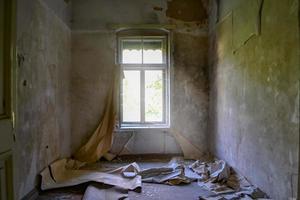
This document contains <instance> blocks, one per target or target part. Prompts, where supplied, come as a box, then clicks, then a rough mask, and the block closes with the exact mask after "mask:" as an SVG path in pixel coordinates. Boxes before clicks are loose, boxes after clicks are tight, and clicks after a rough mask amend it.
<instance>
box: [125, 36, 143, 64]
mask: <svg viewBox="0 0 300 200" xmlns="http://www.w3.org/2000/svg"><path fill="white" fill-rule="evenodd" d="M122 63H124V64H141V63H142V40H123V41H122Z"/></svg>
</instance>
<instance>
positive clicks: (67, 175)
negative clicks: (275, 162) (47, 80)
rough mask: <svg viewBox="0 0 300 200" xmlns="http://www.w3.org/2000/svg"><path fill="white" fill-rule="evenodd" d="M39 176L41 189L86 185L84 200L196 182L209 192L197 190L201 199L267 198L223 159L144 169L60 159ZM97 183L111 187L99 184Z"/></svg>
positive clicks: (124, 196) (134, 165)
mask: <svg viewBox="0 0 300 200" xmlns="http://www.w3.org/2000/svg"><path fill="white" fill-rule="evenodd" d="M100 163H101V162H100ZM123 164H124V163H123ZM41 176H42V183H41V189H42V190H49V189H53V188H62V187H68V186H76V185H79V184H82V183H87V184H89V186H88V187H87V188H86V190H85V193H84V195H83V199H84V200H90V199H95V198H94V197H95V195H96V196H97V199H99V200H102V199H107V200H109V199H112V200H113V199H129V198H128V192H129V191H137V192H140V191H141V190H140V189H142V188H141V187H142V182H143V183H145V184H146V183H149V184H165V185H179V186H178V187H182V185H187V184H190V183H192V182H195V183H196V182H198V187H199V186H200V187H199V191H203V190H206V191H208V192H206V193H203V192H202V193H199V199H200V200H236V199H244V200H245V199H259V198H267V195H266V194H264V193H263V192H262V191H261V190H259V189H258V188H257V187H255V186H253V185H251V184H250V183H249V182H248V181H247V180H246V179H245V178H244V177H242V176H240V175H238V174H237V173H236V172H234V170H233V169H232V168H231V167H229V166H228V165H227V163H226V162H225V161H223V160H214V161H211V162H202V161H199V160H197V161H192V160H184V159H183V158H173V159H172V160H171V161H170V162H169V163H167V164H166V165H160V166H149V167H146V168H141V167H140V166H139V164H137V163H136V162H133V163H129V164H127V165H125V166H121V167H115V168H112V167H103V166H101V167H100V168H99V167H98V168H97V169H96V168H95V169H88V168H86V166H85V165H84V163H80V162H77V161H74V160H68V159H62V160H58V161H56V162H54V163H53V164H51V165H50V166H49V167H48V168H46V169H44V170H43V171H42V173H41ZM90 183H91V184H90ZM97 184H98V185H99V184H102V185H103V184H105V185H110V187H109V188H103V187H98V185H97ZM196 184H197V183H196Z"/></svg>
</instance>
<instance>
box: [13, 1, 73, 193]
mask: <svg viewBox="0 0 300 200" xmlns="http://www.w3.org/2000/svg"><path fill="white" fill-rule="evenodd" d="M56 2H58V1H56ZM17 3H18V4H17V5H18V10H17V53H18V65H17V66H16V67H17V108H16V109H17V110H16V112H17V114H16V116H17V131H16V141H15V148H14V149H15V151H14V160H15V162H14V167H15V172H14V179H15V181H14V182H15V187H14V190H15V195H16V196H15V198H16V199H21V198H22V197H23V196H24V195H26V194H28V193H30V192H31V191H32V190H33V189H34V188H35V187H36V186H37V185H38V183H39V181H38V176H37V175H38V174H39V172H40V171H41V170H42V169H43V168H44V167H46V166H47V165H48V164H49V163H51V162H53V161H54V160H56V159H58V158H61V157H68V156H70V154H71V151H70V141H71V132H70V128H71V123H70V95H69V94H70V93H69V87H70V64H71V54H70V53H71V31H70V28H69V27H68V26H67V24H66V23H65V22H64V20H63V19H62V18H61V17H60V15H58V14H57V12H56V11H57V10H53V7H52V6H51V5H50V4H49V3H51V2H49V1H48V2H46V1H42V0H30V1H18V2H17ZM52 3H55V2H54V1H52ZM60 3H63V5H64V6H65V7H67V6H68V5H67V4H65V2H64V1H61V2H60Z"/></svg>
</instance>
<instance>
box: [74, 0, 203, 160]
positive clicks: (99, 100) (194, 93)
mask: <svg viewBox="0 0 300 200" xmlns="http://www.w3.org/2000/svg"><path fill="white" fill-rule="evenodd" d="M203 2H204V1H203ZM203 2H202V1H198V0H188V1H178V0H173V1H167V0H164V1H159V0H154V1H147V0H128V1H126V2H125V1H121V0H112V1H104V0H97V1H96V0H85V1H80V0H74V1H73V2H72V4H73V17H72V20H73V23H72V88H71V91H72V92H71V95H72V109H71V112H72V114H71V116H72V119H71V120H72V151H76V149H78V148H79V147H80V146H81V145H82V144H84V143H85V142H86V141H87V139H88V138H89V136H90V135H91V134H92V132H93V130H94V129H95V128H96V127H97V125H98V123H99V122H100V120H101V117H102V115H103V109H104V107H105V98H106V95H107V91H108V88H109V85H108V84H107V83H109V82H110V80H111V79H112V77H113V69H114V68H115V67H116V66H115V64H116V62H115V57H116V50H117V46H116V41H117V38H116V32H115V30H112V29H110V28H109V27H110V26H111V25H112V24H174V25H176V28H175V29H173V30H172V31H171V34H170V35H171V44H172V47H171V55H172V57H171V60H172V63H171V80H170V81H171V92H170V94H171V98H170V99H171V105H170V106H171V115H170V119H171V127H170V128H169V129H150V130H130V131H118V132H117V133H116V137H115V142H114V146H113V149H112V151H113V152H114V153H122V154H181V153H182V152H181V149H180V147H179V145H178V143H177V142H176V140H175V139H174V137H173V136H172V132H179V133H180V134H182V135H183V136H184V137H185V138H187V139H188V140H189V141H191V144H192V145H193V146H195V147H196V148H197V149H199V151H200V152H201V154H202V153H203V154H204V152H206V150H207V141H206V133H207V120H208V70H207V65H208V64H207V50H208V34H207V30H208V25H207V13H206V8H207V7H206V6H207V2H204V3H203ZM124 146H125V148H123V147H124ZM199 156H201V155H199Z"/></svg>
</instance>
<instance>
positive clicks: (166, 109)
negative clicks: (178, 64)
mask: <svg viewBox="0 0 300 200" xmlns="http://www.w3.org/2000/svg"><path fill="white" fill-rule="evenodd" d="M151 39H153V40H157V39H160V40H162V42H163V49H164V52H163V64H144V63H143V61H142V63H141V64H126V63H122V41H124V40H142V43H143V40H151ZM169 46H170V45H169V37H168V36H167V35H163V36H123V37H122V36H121V37H118V63H119V65H120V75H121V77H123V71H124V70H138V71H140V73H141V76H140V78H141V85H140V88H141V91H140V94H141V101H140V102H141V105H140V106H141V107H140V110H141V113H140V116H141V121H140V122H123V98H122V96H123V95H122V94H123V91H122V88H123V85H122V84H123V81H122V78H121V81H120V101H119V102H120V104H119V106H120V107H119V111H120V112H119V114H120V116H119V119H120V121H119V123H120V124H119V126H120V129H148V128H163V129H165V128H169V127H170V119H169V118H170V114H169V113H170V94H169V92H170V59H169V57H170V53H169V49H170V47H169ZM142 52H143V51H142ZM142 59H143V54H142ZM146 70H147V71H149V70H162V72H163V120H162V122H146V121H145V71H146Z"/></svg>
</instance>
